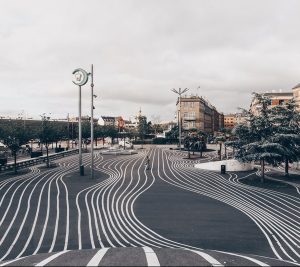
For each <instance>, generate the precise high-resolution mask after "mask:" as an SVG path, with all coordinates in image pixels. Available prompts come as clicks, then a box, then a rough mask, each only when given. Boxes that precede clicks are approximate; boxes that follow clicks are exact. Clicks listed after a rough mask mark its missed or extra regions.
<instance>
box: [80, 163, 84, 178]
mask: <svg viewBox="0 0 300 267" xmlns="http://www.w3.org/2000/svg"><path fill="white" fill-rule="evenodd" d="M80 176H84V166H83V165H81V166H80Z"/></svg>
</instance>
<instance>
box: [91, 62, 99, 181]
mask: <svg viewBox="0 0 300 267" xmlns="http://www.w3.org/2000/svg"><path fill="white" fill-rule="evenodd" d="M90 75H91V178H92V179H93V178H94V97H97V96H96V95H94V66H93V64H92V66H91V74H90Z"/></svg>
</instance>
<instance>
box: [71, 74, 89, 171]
mask: <svg viewBox="0 0 300 267" xmlns="http://www.w3.org/2000/svg"><path fill="white" fill-rule="evenodd" d="M73 76H74V79H73V83H74V84H76V85H78V89H79V100H78V145H79V172H80V175H81V176H83V175H84V166H83V164H82V129H81V86H83V85H85V84H86V83H87V81H88V74H87V72H86V71H85V70H83V69H75V70H74V71H73Z"/></svg>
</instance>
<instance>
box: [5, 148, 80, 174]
mask: <svg viewBox="0 0 300 267" xmlns="http://www.w3.org/2000/svg"><path fill="white" fill-rule="evenodd" d="M78 151H79V150H78V149H73V150H68V151H63V152H59V153H55V154H51V155H49V161H50V160H55V159H60V158H64V157H66V156H71V155H75V154H78ZM46 161H47V156H41V157H37V158H32V159H26V160H21V161H18V162H17V169H24V168H28V167H30V166H34V165H38V164H41V163H44V162H46ZM14 167H15V164H14V163H8V164H6V165H2V166H1V165H0V172H2V171H12V170H14Z"/></svg>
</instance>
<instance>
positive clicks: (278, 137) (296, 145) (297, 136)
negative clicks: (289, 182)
mask: <svg viewBox="0 0 300 267" xmlns="http://www.w3.org/2000/svg"><path fill="white" fill-rule="evenodd" d="M271 115H272V123H273V135H272V137H271V139H272V141H273V142H275V143H277V144H279V145H280V146H281V148H282V150H281V155H282V162H284V164H285V176H289V163H292V162H296V161H299V160H300V114H299V112H297V110H296V103H295V101H294V100H290V101H288V102H287V103H286V104H283V105H278V106H275V107H274V108H272V109H271Z"/></svg>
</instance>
